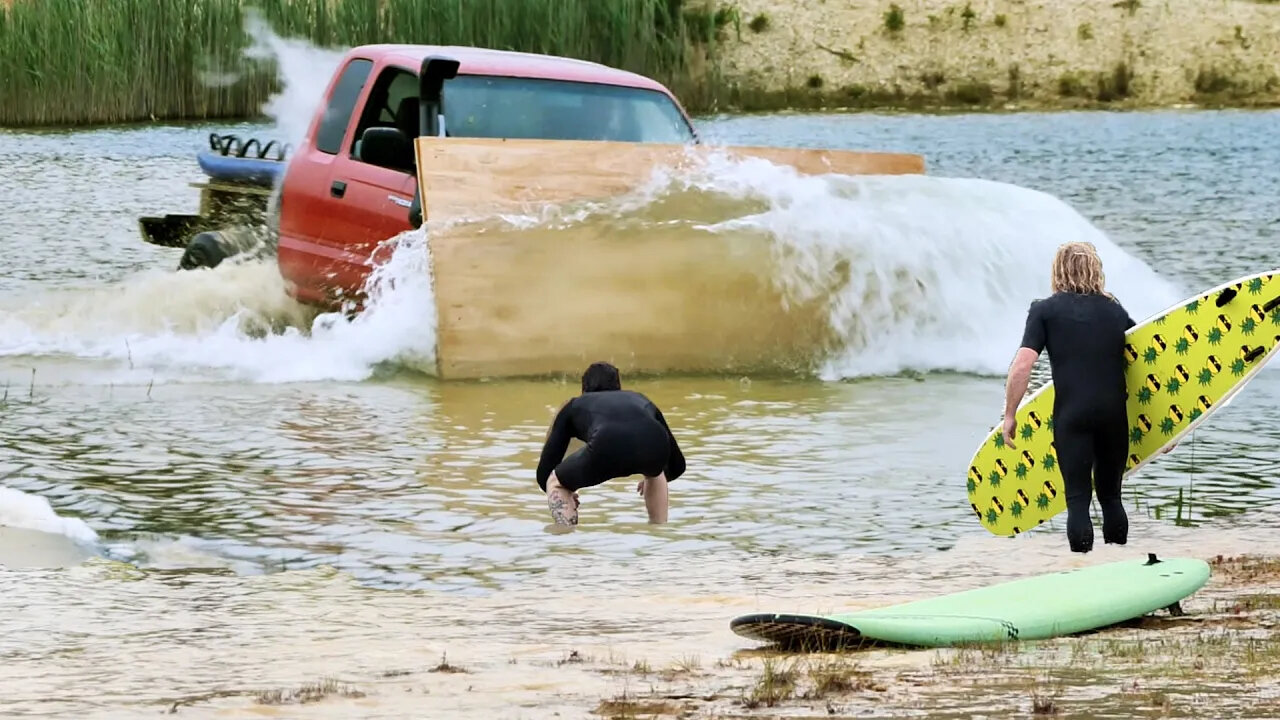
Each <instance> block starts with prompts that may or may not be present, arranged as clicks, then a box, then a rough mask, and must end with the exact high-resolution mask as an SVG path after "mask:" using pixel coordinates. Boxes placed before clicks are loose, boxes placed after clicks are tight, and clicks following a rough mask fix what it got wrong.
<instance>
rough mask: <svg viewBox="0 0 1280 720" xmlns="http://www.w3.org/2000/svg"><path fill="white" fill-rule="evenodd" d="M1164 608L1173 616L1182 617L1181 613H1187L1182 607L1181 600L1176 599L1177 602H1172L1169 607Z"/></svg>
mask: <svg viewBox="0 0 1280 720" xmlns="http://www.w3.org/2000/svg"><path fill="white" fill-rule="evenodd" d="M1165 610H1168V611H1169V614H1170V615H1172V616H1174V617H1182V616H1183V615H1186V614H1187V613H1186V611H1185V610H1183V609H1182V601H1181V600H1178V601H1177V602H1175V603H1173V604H1172V605H1170V606H1169V607H1167V608H1165Z"/></svg>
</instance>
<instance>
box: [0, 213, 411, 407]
mask: <svg viewBox="0 0 1280 720" xmlns="http://www.w3.org/2000/svg"><path fill="white" fill-rule="evenodd" d="M384 244H385V245H386V246H388V247H389V248H391V252H390V257H389V259H388V260H387V261H386V262H384V263H382V264H380V265H378V266H377V267H375V268H374V269H373V271H372V272H371V273H370V275H369V280H368V282H367V283H366V293H367V295H368V302H367V304H366V307H365V309H364V311H363V312H361V313H360V314H359V315H356V316H354V317H353V318H351V319H348V318H347V316H346V314H345V313H341V312H336V313H323V314H319V315H316V316H315V317H314V320H312V322H311V324H310V326H309V327H308V326H307V325H306V324H305V322H304V321H305V320H306V319H307V318H308V317H310V315H309V313H308V311H307V310H306V309H304V308H302V307H300V306H298V305H297V304H296V303H294V302H293V301H292V300H290V299H289V298H288V296H286V295H285V294H284V287H283V283H282V281H281V280H280V276H279V272H278V270H277V269H276V266H275V262H274V260H272V261H269V262H267V263H261V262H254V263H223V264H222V265H219V266H218V267H217V268H215V269H212V270H210V269H199V270H194V271H187V272H183V273H172V272H166V273H161V272H147V273H143V274H141V275H139V276H135V277H134V278H132V279H130V280H129V281H127V282H126V283H125V284H124V285H122V286H120V287H109V288H102V289H96V290H90V291H88V292H81V293H72V294H70V295H69V296H67V297H54V298H52V302H51V298H41V299H37V300H36V301H35V302H24V304H23V305H15V306H14V307H13V308H12V309H11V310H9V311H8V312H5V313H3V315H0V318H2V319H0V357H4V356H31V355H72V356H75V357H82V358H105V359H112V360H115V361H116V362H117V364H118V365H119V364H124V363H127V364H128V366H129V367H130V368H132V369H133V371H132V372H131V373H126V374H120V373H114V374H110V375H108V376H106V377H104V378H101V379H102V380H103V381H106V380H110V381H111V382H118V383H119V382H130V381H133V382H147V381H148V380H151V379H155V380H159V381H176V380H189V379H192V377H193V376H192V371H198V370H210V369H213V370H222V371H229V374H230V375H231V377H232V378H234V379H238V380H241V381H247V382H265V383H281V382H305V381H313V380H348V381H358V380H363V379H366V378H368V377H369V376H371V375H372V373H373V371H374V369H375V367H376V366H377V365H378V364H380V363H384V362H392V363H395V364H397V365H399V366H402V367H406V368H410V369H413V370H417V371H420V372H428V373H430V372H434V362H435V304H434V301H433V294H432V289H431V274H430V272H429V270H428V267H429V265H428V262H429V255H428V249H427V242H426V237H425V235H424V234H423V233H422V232H421V231H412V232H406V233H403V234H401V235H399V236H396V237H395V238H392V239H391V240H389V241H387V242H386V243H384ZM174 296H177V297H180V298H182V299H181V301H179V302H173V301H168V302H161V301H160V300H161V299H162V298H166V297H169V298H171V297H174ZM300 327H301V328H307V331H306V332H303V330H301V329H300ZM144 370H146V371H150V372H146V373H145V374H144V373H143V372H142V371H144ZM165 371H167V372H165ZM152 373H155V374H154V375H153V374H152Z"/></svg>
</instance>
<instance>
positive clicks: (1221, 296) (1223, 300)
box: [1214, 288, 1236, 307]
mask: <svg viewBox="0 0 1280 720" xmlns="http://www.w3.org/2000/svg"><path fill="white" fill-rule="evenodd" d="M1235 298H1236V289H1235V288H1227V289H1226V290H1223V291H1222V292H1220V293H1218V299H1217V300H1215V301H1214V302H1215V303H1216V304H1217V306H1218V307H1222V306H1223V305H1226V304H1227V303H1229V302H1231V301H1232V300H1234V299H1235Z"/></svg>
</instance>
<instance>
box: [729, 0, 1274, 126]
mask: <svg viewBox="0 0 1280 720" xmlns="http://www.w3.org/2000/svg"><path fill="white" fill-rule="evenodd" d="M716 7H718V8H719V10H720V12H719V15H718V17H719V19H720V21H721V23H722V26H721V30H720V34H721V38H722V39H721V42H722V43H723V45H722V47H721V48H720V53H721V71H722V72H723V74H724V81H725V83H726V85H727V88H726V90H727V92H728V96H729V97H730V99H731V102H732V103H733V104H734V105H737V106H741V107H744V108H747V109H751V108H753V107H765V106H777V105H790V106H795V107H806V106H818V105H847V106H885V105H902V106H921V105H937V104H945V105H957V106H972V105H985V106H991V105H994V106H997V107H1001V106H1011V107H1036V106H1046V105H1047V106H1065V107H1076V106H1087V105H1093V104H1097V103H1108V104H1121V105H1133V106H1174V105H1179V104H1183V103H1196V104H1203V105H1270V104H1276V103H1278V102H1280V3H1276V2H1265V1H1255V0H1120V1H1119V2H1116V1H1115V0H971V1H970V2H965V1H963V0H960V1H956V0H898V1H897V2H896V3H891V2H889V0H884V1H883V2H881V1H877V2H871V3H868V2H853V1H852V0H808V1H804V2H801V1H800V0H788V1H787V2H776V1H769V0H739V1H738V2H736V5H735V6H734V7H732V8H731V7H730V6H726V5H717V6H716Z"/></svg>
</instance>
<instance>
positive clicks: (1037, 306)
mask: <svg viewBox="0 0 1280 720" xmlns="http://www.w3.org/2000/svg"><path fill="white" fill-rule="evenodd" d="M1044 343H1045V339H1044V303H1042V302H1040V301H1038V300H1037V301H1035V302H1033V303H1031V308H1030V309H1029V310H1027V325H1026V327H1025V328H1023V330H1022V347H1024V348H1029V349H1031V350H1035V351H1036V352H1042V351H1043V350H1044Z"/></svg>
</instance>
